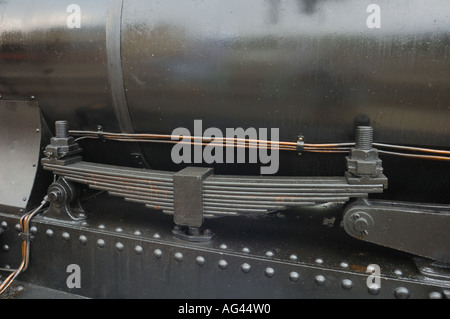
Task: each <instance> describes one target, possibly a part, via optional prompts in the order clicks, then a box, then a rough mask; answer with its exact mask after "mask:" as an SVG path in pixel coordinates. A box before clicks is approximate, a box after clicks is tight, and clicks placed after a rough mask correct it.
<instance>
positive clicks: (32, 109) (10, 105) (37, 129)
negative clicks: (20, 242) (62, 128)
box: [0, 100, 41, 212]
mask: <svg viewBox="0 0 450 319" xmlns="http://www.w3.org/2000/svg"><path fill="white" fill-rule="evenodd" d="M40 142H41V118H40V111H39V107H38V103H37V102H25V101H1V100H0V208H3V210H8V211H13V212H14V211H17V212H18V211H19V210H20V209H25V208H26V207H27V204H28V201H29V198H30V195H31V190H32V188H33V184H34V180H35V176H36V172H37V166H38V161H39V153H40V152H39V149H40Z"/></svg>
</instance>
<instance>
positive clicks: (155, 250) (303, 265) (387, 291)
mask: <svg viewBox="0 0 450 319" xmlns="http://www.w3.org/2000/svg"><path fill="white" fill-rule="evenodd" d="M85 204H86V206H87V207H88V208H89V210H90V211H92V212H95V213H94V214H92V216H91V217H90V218H89V219H87V220H86V221H85V222H80V223H73V222H63V221H59V220H55V219H51V218H48V217H46V216H45V215H38V216H37V217H35V219H33V221H32V225H31V227H32V228H31V232H32V234H33V236H34V238H35V239H34V241H32V243H31V254H30V256H31V262H30V266H29V268H28V270H27V271H26V272H25V273H24V274H23V275H21V277H20V279H21V280H23V281H25V282H29V283H31V284H35V285H40V286H45V287H48V288H51V289H57V290H61V291H66V292H70V293H74V294H76V295H81V296H87V297H94V298H168V299H171V298H182V299H186V298H187V299H190V298H206V299H215V298H228V299H236V298H252V299H253V298H402V297H403V298H404V297H409V298H429V297H431V296H434V297H436V296H437V295H439V296H440V297H441V298H443V297H444V295H443V291H444V290H448V282H445V281H440V280H436V279H435V278H431V277H424V275H423V274H422V273H420V272H419V271H418V269H417V267H416V264H415V263H414V259H413V258H412V256H410V255H409V254H406V253H399V252H397V251H394V250H391V249H388V248H384V247H379V246H375V245H372V244H369V243H364V242H361V241H358V240H356V239H353V238H351V237H349V236H348V235H347V234H345V231H344V230H343V229H342V228H341V227H339V226H338V224H339V223H335V224H333V218H334V216H335V214H336V213H338V212H339V211H340V209H341V208H340V207H333V206H331V207H326V206H320V207H319V206H318V207H315V208H312V209H311V208H309V209H301V210H298V211H294V210H290V211H285V212H283V213H280V214H276V215H271V216H266V217H264V218H245V217H235V218H221V219H213V220H208V221H207V222H208V227H210V228H212V229H214V230H215V233H216V236H215V237H214V239H213V240H212V241H210V242H206V243H192V242H186V241H184V240H181V239H178V238H176V237H174V236H173V235H172V232H171V229H172V226H173V220H172V218H171V217H170V216H167V215H163V214H159V213H157V212H152V211H149V210H148V209H145V208H143V207H141V206H139V205H137V204H130V203H125V202H124V201H123V200H120V199H117V198H111V197H108V196H106V195H101V196H99V197H97V198H96V199H92V200H89V201H87V202H86V203H85ZM17 222H18V219H17V218H14V217H11V216H9V215H4V214H1V215H0V223H1V225H2V229H4V234H3V235H2V236H0V240H1V245H2V246H1V247H3V248H2V250H1V251H0V254H1V261H2V262H3V263H5V264H7V265H8V266H9V267H11V268H14V267H16V266H17V265H18V263H19V260H20V258H19V252H20V249H19V247H20V242H19V241H18V237H17V234H18V232H17V230H16V223H17ZM71 264H76V265H78V266H79V267H80V275H81V288H68V286H67V279H68V277H69V276H70V275H71V272H67V266H69V265H71ZM370 264H377V265H379V266H380V271H381V274H380V280H381V281H380V282H381V284H380V287H379V288H380V289H373V290H370V289H369V288H368V286H367V279H368V276H369V275H370V274H369V273H366V270H367V267H368V266H369V265H370ZM1 266H2V267H4V266H5V265H1ZM399 291H400V292H399Z"/></svg>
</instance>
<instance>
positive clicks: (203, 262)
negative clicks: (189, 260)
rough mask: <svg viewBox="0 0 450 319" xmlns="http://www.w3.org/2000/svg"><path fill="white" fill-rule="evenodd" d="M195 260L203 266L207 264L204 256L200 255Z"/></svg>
mask: <svg viewBox="0 0 450 319" xmlns="http://www.w3.org/2000/svg"><path fill="white" fill-rule="evenodd" d="M195 262H196V263H197V265H199V266H203V265H204V264H205V258H204V257H202V256H198V257H197V258H195Z"/></svg>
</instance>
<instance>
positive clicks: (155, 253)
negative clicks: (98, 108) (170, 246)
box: [153, 249, 183, 258]
mask: <svg viewBox="0 0 450 319" xmlns="http://www.w3.org/2000/svg"><path fill="white" fill-rule="evenodd" d="M153 255H155V257H156V258H161V257H162V255H163V253H162V251H161V249H155V250H154V251H153ZM182 257H183V256H182Z"/></svg>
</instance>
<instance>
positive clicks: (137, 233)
mask: <svg viewBox="0 0 450 319" xmlns="http://www.w3.org/2000/svg"><path fill="white" fill-rule="evenodd" d="M134 234H135V235H136V236H140V235H142V233H141V231H140V230H135V231H134Z"/></svg>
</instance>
